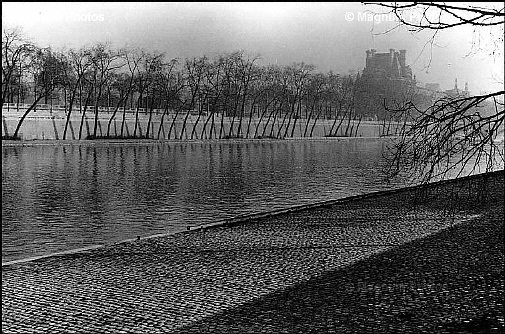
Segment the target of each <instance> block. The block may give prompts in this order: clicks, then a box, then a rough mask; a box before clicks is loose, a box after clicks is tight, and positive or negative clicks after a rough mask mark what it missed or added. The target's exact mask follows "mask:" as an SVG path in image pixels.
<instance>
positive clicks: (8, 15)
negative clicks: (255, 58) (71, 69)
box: [2, 3, 504, 93]
mask: <svg viewBox="0 0 505 334" xmlns="http://www.w3.org/2000/svg"><path fill="white" fill-rule="evenodd" d="M367 11H375V12H378V11H379V10H378V9H377V8H376V7H375V6H369V5H368V6H367V5H362V4H359V3H2V25H3V26H4V27H5V26H8V27H12V26H21V27H22V28H23V31H24V33H25V34H26V35H27V36H28V37H30V38H31V39H32V40H33V41H35V42H37V43H38V44H39V45H41V46H47V45H51V46H53V47H56V48H59V47H80V46H83V45H86V44H90V43H93V42H96V41H110V42H112V44H113V45H114V46H117V47H122V46H124V45H127V44H128V45H131V46H140V47H144V48H147V49H150V50H156V51H164V52H166V54H167V56H168V57H171V58H172V57H178V58H184V57H192V56H201V55H204V54H206V55H209V56H213V55H215V54H218V53H222V52H231V51H235V50H239V49H242V50H245V51H247V52H249V53H250V54H260V55H261V56H262V59H263V60H262V62H263V63H276V62H277V63H279V64H290V63H292V62H301V61H303V62H305V63H311V64H314V65H316V66H317V68H318V70H320V71H323V72H326V71H330V70H333V71H334V72H336V73H344V74H345V73H348V72H349V71H353V70H354V71H357V70H359V71H361V70H362V69H363V67H364V64H365V50H366V49H370V48H376V49H377V50H378V52H387V51H388V50H389V49H390V48H394V49H407V50H408V51H407V63H408V64H410V65H411V66H412V69H413V72H414V74H415V75H416V76H417V79H418V80H419V81H421V82H423V83H425V82H439V83H440V84H441V85H442V88H443V89H449V88H452V87H453V85H454V78H456V77H457V78H458V82H459V83H460V88H462V87H463V86H464V82H466V81H468V82H469V86H470V90H471V91H473V92H477V93H478V92H480V91H485V90H491V89H500V87H502V86H503V77H504V69H503V66H504V65H503V42H501V43H502V44H501V45H499V46H498V49H499V51H500V52H498V54H495V55H491V52H492V51H496V50H497V48H496V47H494V46H492V47H489V44H492V42H493V41H494V40H495V38H493V36H490V35H489V34H488V33H487V32H486V33H485V34H484V35H481V36H477V34H475V33H474V32H473V30H472V29H465V28H458V29H454V30H451V31H446V32H443V33H441V34H440V35H439V36H438V39H437V46H435V47H434V48H432V49H431V48H430V47H429V46H428V47H427V48H425V49H424V51H423V47H424V46H425V44H426V42H427V41H428V39H429V36H430V35H429V34H427V33H422V34H414V33H411V32H408V31H406V29H405V28H400V29H397V30H395V31H394V32H390V33H387V34H379V33H381V32H383V31H385V30H387V29H388V28H390V27H392V26H393V25H394V24H395V23H394V22H391V20H392V17H391V20H390V18H389V17H382V18H381V19H380V20H378V21H377V22H369V21H367V19H369V18H370V17H369V16H367V15H366V14H367ZM413 15H415V14H413ZM494 37H496V35H495V36H494ZM474 40H479V41H480V42H481V46H482V48H484V50H483V51H480V52H478V53H475V54H471V55H468V54H469V53H470V52H471V51H472V41H474ZM502 41H503V40H502ZM430 57H431V59H432V62H431V65H430V67H429V68H426V66H427V65H428V63H429V59H430Z"/></svg>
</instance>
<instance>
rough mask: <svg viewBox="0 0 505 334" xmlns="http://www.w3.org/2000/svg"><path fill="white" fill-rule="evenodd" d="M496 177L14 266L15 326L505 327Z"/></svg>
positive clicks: (9, 317) (8, 308) (9, 278)
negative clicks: (484, 183)
mask: <svg viewBox="0 0 505 334" xmlns="http://www.w3.org/2000/svg"><path fill="white" fill-rule="evenodd" d="M492 181H493V182H491V183H489V182H488V183H486V187H488V188H489V187H491V189H490V190H491V191H488V190H489V189H486V192H485V193H486V194H488V195H486V197H485V198H481V197H477V196H476V195H475V194H477V193H479V194H482V192H481V191H476V190H482V189H481V188H482V186H481V185H480V183H479V182H474V183H469V182H467V183H465V184H464V186H458V187H459V188H458V187H456V188H457V189H456V190H459V191H454V190H455V188H454V186H453V185H451V186H448V185H444V186H440V187H437V188H433V190H430V191H428V192H427V193H422V192H413V191H401V192H396V193H389V194H386V195H382V196H377V197H369V198H366V199H361V200H354V201H343V202H342V203H336V204H332V205H329V206H325V207H320V208H316V209H310V210H304V211H299V212H292V213H286V214H281V215H277V216H273V217H266V218H260V219H255V220H250V221H247V222H242V223H237V224H233V225H227V226H221V227H213V228H209V229H205V230H198V231H190V232H187V233H181V234H177V235H173V236H169V237H162V238H155V239H148V240H140V241H136V242H129V243H123V244H117V245H114V246H108V247H105V248H101V249H95V250H90V251H87V252H82V253H76V254H67V255H62V256H58V257H51V258H45V259H40V260H37V261H32V262H27V263H20V264H15V265H9V266H3V267H2V332H4V333H62V332H64V333H77V332H80V333H90V332H105V333H111V332H114V333H116V332H117V333H165V332H216V333H221V332H237V333H240V332H251V333H256V332H265V333H270V332H310V330H311V329H313V330H314V331H316V332H341V331H346V329H347V330H349V331H351V332H372V331H373V332H377V331H381V330H384V331H390V330H388V329H393V331H396V330H400V331H401V330H403V329H408V328H410V329H416V328H421V329H423V328H424V329H426V328H427V327H426V326H431V325H433V326H438V327H429V328H431V329H438V328H442V329H444V328H445V329H448V330H455V331H458V330H461V328H463V330H464V329H465V328H466V327H464V326H465V324H467V323H469V325H468V324H467V325H468V326H481V327H482V326H484V327H485V328H488V329H491V330H493V328H500V326H501V328H503V317H502V318H499V316H496V314H497V313H496V312H497V311H496V310H497V309H498V310H499V308H500V307H501V308H502V309H503V299H504V298H503V279H502V278H501V276H499V275H498V274H500V275H501V274H503V268H502V266H503V247H501V248H500V247H496V243H497V241H496V240H499V239H497V238H500V237H501V238H502V239H503V218H502V217H503V207H502V205H503V204H501V202H500V204H499V205H498V209H493V210H491V209H489V208H491V207H493V208H494V207H496V203H498V199H499V200H501V199H502V198H503V173H501V174H496V175H495V176H493V179H492ZM449 190H450V191H449ZM489 194H490V195H489ZM421 195H423V196H421ZM430 196H431V197H430ZM423 203H429V204H423ZM414 204H415V205H414ZM449 204H451V205H449ZM447 208H454V210H453V211H447V210H446V209H447ZM497 210H498V211H499V210H501V213H500V212H498V213H497ZM497 217H498V218H497ZM497 221H498V222H499V223H498V224H497V223H496V222H497ZM490 222H491V223H490ZM493 222H494V223H493ZM474 225H475V226H478V227H479V228H473V226H474ZM440 231H442V232H441V233H439V234H435V235H434V236H431V237H428V238H427V239H425V240H417V241H414V242H412V243H409V244H406V243H407V242H410V241H412V240H415V239H418V238H421V237H425V236H428V235H431V234H434V233H436V232H440ZM477 232H478V233H477ZM500 233H501V234H500ZM437 238H438V239H437ZM364 259H368V260H364ZM359 260H364V261H359ZM352 263H355V264H354V265H352V266H347V267H346V265H349V264H352ZM500 268H501V269H500ZM500 270H501V271H500ZM499 283H501V285H500V284H499ZM461 296H464V297H465V298H461ZM454 305H457V306H462V309H461V312H460V310H459V308H453V306H454ZM430 307H432V308H433V310H431V309H430ZM430 310H431V311H430ZM483 310H484V311H485V312H487V313H482V312H484V311H483ZM479 312H480V313H479ZM431 314H435V316H437V318H436V319H438V322H436V321H435V322H429V323H425V322H423V319H425V320H426V319H427V317H428V318H429V316H430V315H431ZM501 314H503V313H501ZM475 319H477V320H475ZM465 321H466V322H465ZM472 321H474V322H475V321H477V323H474V322H472ZM460 325H461V326H463V327H461V326H460ZM423 326H424V327H423ZM444 326H445V327H444ZM451 326H452V327H451ZM458 326H460V327H461V328H460V327H458ZM486 326H487V327H486ZM468 328H471V327H468Z"/></svg>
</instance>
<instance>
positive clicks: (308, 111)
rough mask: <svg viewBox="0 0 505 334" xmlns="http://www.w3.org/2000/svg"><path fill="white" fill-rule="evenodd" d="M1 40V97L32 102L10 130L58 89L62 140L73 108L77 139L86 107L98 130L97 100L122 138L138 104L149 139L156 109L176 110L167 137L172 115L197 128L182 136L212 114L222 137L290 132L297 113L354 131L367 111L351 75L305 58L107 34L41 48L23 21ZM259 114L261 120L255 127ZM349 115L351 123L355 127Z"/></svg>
mask: <svg viewBox="0 0 505 334" xmlns="http://www.w3.org/2000/svg"><path fill="white" fill-rule="evenodd" d="M2 49H3V51H2V53H3V57H2V104H3V103H5V102H17V103H26V102H28V103H29V104H30V107H29V108H28V109H27V110H26V111H25V112H24V113H23V115H22V116H21V118H20V120H19V122H18V124H17V127H16V130H15V132H14V137H17V136H18V132H19V129H20V127H21V125H22V124H23V121H24V119H25V118H26V116H27V115H28V114H29V113H30V112H31V111H32V110H33V109H34V108H36V105H37V103H42V102H44V103H47V102H48V99H51V101H52V100H53V99H54V98H55V96H56V99H57V100H59V104H64V105H65V108H66V110H67V122H66V126H65V130H64V134H63V139H65V138H66V136H67V130H68V128H69V123H70V119H71V117H72V114H73V113H75V112H76V110H78V111H79V112H80V114H81V124H80V129H79V138H81V136H82V128H83V123H84V120H85V117H86V113H87V112H88V113H89V112H90V111H89V110H91V112H94V125H93V131H92V134H93V135H92V136H93V137H97V128H98V125H99V124H98V119H99V108H98V107H100V106H107V107H112V108H113V112H112V114H111V116H110V119H109V121H108V126H107V136H110V130H111V123H112V122H113V120H114V119H116V120H118V118H120V119H121V132H120V133H121V135H120V136H121V137H124V134H125V132H124V127H125V119H126V114H125V113H126V110H127V109H134V110H135V119H136V122H135V128H134V130H133V137H137V136H138V131H137V130H138V120H139V112H140V110H141V109H142V110H145V112H146V113H149V121H148V125H147V132H146V133H145V137H149V138H155V137H156V134H153V133H149V129H150V128H151V127H150V124H149V123H151V121H152V113H153V110H154V109H162V110H163V114H162V116H161V122H162V123H163V122H164V121H165V120H166V119H168V117H167V115H168V114H171V115H172V116H173V117H172V124H170V125H167V127H168V128H169V130H168V132H169V137H170V133H171V131H172V129H173V126H174V123H173V122H174V121H175V119H176V118H179V119H180V118H181V117H182V120H183V125H182V130H181V133H180V134H179V135H180V137H181V138H182V136H183V135H184V134H185V132H186V131H187V132H191V133H186V135H188V136H191V137H192V138H193V137H194V136H196V133H195V131H196V129H197V127H196V125H197V124H201V125H203V130H202V133H203V132H205V131H206V129H208V127H209V126H210V124H209V123H213V122H215V120H216V119H217V122H219V121H220V122H221V127H219V129H220V131H219V132H220V133H219V134H215V137H218V138H231V137H261V136H272V137H277V138H283V137H288V136H292V135H293V132H294V130H295V126H296V125H297V122H298V120H299V119H300V118H304V119H306V120H307V121H306V122H305V129H304V135H305V136H311V135H312V132H313V130H314V126H315V124H316V123H317V121H318V120H319V119H321V118H325V119H328V118H330V119H333V120H334V121H333V124H332V126H331V130H330V134H329V135H330V136H334V135H336V133H337V132H338V130H339V129H340V128H341V127H342V129H343V127H345V126H347V128H346V131H345V133H346V135H349V136H350V135H353V133H354V134H357V133H358V127H359V125H360V124H361V118H362V117H359V116H358V115H357V114H356V112H355V108H354V98H355V94H354V93H355V78H353V77H351V76H340V75H338V74H334V73H332V72H330V73H326V74H322V73H317V72H315V68H314V66H312V65H307V64H304V63H295V64H292V65H290V66H278V65H264V66H262V65H260V64H258V63H259V57H258V56H250V55H248V54H246V53H245V52H242V51H237V52H233V53H229V54H222V55H220V56H218V57H216V58H215V59H209V58H208V57H206V56H202V57H195V58H191V59H185V60H179V59H167V58H166V57H165V55H164V54H163V53H156V52H148V51H146V50H141V49H132V48H122V49H115V48H112V47H111V46H110V45H108V44H103V43H97V44H95V45H92V46H87V47H82V48H80V49H78V50H74V49H69V50H64V51H55V50H53V49H51V48H40V47H37V46H36V45H35V44H34V43H31V42H29V41H28V40H27V39H26V38H24V37H23V35H22V34H21V32H20V31H19V30H17V29H10V30H5V29H4V31H3V38H2ZM91 107H94V108H91ZM191 114H193V115H197V119H196V121H195V122H193V128H192V129H191V128H190V127H188V128H187V126H186V125H187V121H188V118H189V116H190V115H191ZM218 116H221V117H220V120H219V117H218ZM252 116H254V117H257V118H259V120H260V121H259V122H258V123H257V124H256V128H255V129H254V128H252V127H251V119H252ZM225 117H227V118H228V119H231V126H230V127H229V131H228V133H224V132H225V130H224V129H225V128H224V127H223V126H222V123H223V122H224V118H225ZM351 120H356V121H357V122H351ZM275 122H277V124H279V123H280V124H281V125H280V127H279V128H278V129H277V130H276V131H274V129H273V126H272V127H271V129H270V131H268V130H267V127H268V125H269V124H270V125H273V124H274V123H275ZM260 123H261V124H263V125H264V126H263V129H260V128H259V127H258V125H259V124H260ZM355 123H357V126H356V127H355ZM351 124H352V126H353V128H349V127H350V126H351ZM298 125H299V124H298ZM354 127H355V128H354ZM200 128H202V127H200ZM160 130H161V126H160ZM157 135H158V137H159V133H158V134H157Z"/></svg>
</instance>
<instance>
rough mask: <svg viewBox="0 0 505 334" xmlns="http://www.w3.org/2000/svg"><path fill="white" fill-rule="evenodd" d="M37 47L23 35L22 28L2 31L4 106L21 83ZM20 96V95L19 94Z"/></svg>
mask: <svg viewBox="0 0 505 334" xmlns="http://www.w3.org/2000/svg"><path fill="white" fill-rule="evenodd" d="M35 50H36V48H35V46H34V45H33V44H32V43H31V42H29V41H28V40H27V38H26V37H25V36H24V35H23V33H22V31H21V28H4V29H2V105H3V104H4V103H5V102H6V101H7V100H8V96H9V95H12V92H13V91H14V90H16V91H18V92H19V90H20V89H21V87H20V83H21V78H22V77H23V75H24V74H26V73H23V72H24V71H26V67H27V66H28V65H29V64H28V63H29V60H30V56H31V55H32V54H33V53H34V51H35ZM18 95H19V94H18Z"/></svg>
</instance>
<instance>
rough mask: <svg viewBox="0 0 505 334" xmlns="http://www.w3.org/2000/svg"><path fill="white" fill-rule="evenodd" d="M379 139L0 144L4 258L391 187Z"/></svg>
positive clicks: (10, 259) (183, 227) (164, 230)
mask: <svg viewBox="0 0 505 334" xmlns="http://www.w3.org/2000/svg"><path fill="white" fill-rule="evenodd" d="M385 145H386V142H385V141H384V140H378V139H341V140H335V139H332V140H285V141H236V142H225V141H221V142H219V141H216V142H179V143H177V142H172V143H143V144H126V143H123V144H107V143H93V144H81V145H33V146H25V147H22V146H5V147H2V262H5V261H12V260H17V259H23V258H28V257H33V256H39V255H45V254H50V253H53V252H58V251H65V250H70V249H75V248H81V247H85V246H90V245H98V244H105V243H111V242H116V241H120V240H124V239H129V238H135V237H136V236H142V237H143V236H149V235H153V234H160V233H168V232H176V231H180V230H184V229H186V227H187V226H194V225H200V224H204V223H209V222H214V221H218V220H222V219H224V218H230V217H235V216H238V215H243V214H249V213H256V212H264V211H269V210H273V209H279V208H286V207H289V206H292V205H299V204H306V203H314V202H318V201H322V200H328V199H336V198H342V197H347V196H350V195H357V194H361V193H367V192H372V191H377V190H383V189H386V188H391V187H398V186H401V185H402V181H401V180H397V181H396V182H395V183H391V184H387V185H385V184H384V182H383V179H382V178H383V176H382V174H381V166H382V164H383V163H382V152H383V150H384V149H385Z"/></svg>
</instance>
